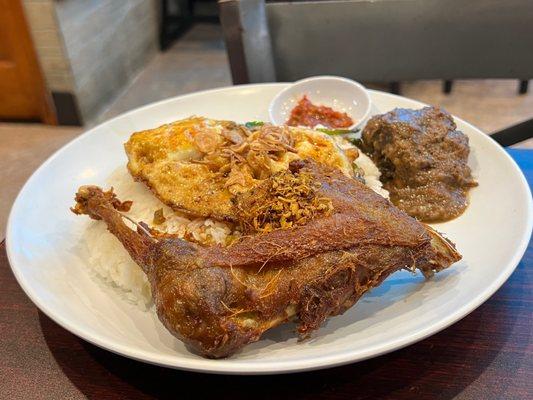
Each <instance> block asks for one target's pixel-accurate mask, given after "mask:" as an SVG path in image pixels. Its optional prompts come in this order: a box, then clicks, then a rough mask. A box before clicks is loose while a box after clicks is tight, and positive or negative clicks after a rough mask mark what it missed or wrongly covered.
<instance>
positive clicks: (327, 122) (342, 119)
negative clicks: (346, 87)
mask: <svg viewBox="0 0 533 400" xmlns="http://www.w3.org/2000/svg"><path fill="white" fill-rule="evenodd" d="M287 125H290V126H308V127H310V128H313V127H315V126H317V125H324V126H326V127H328V128H349V127H350V126H352V125H353V121H352V119H351V118H350V117H349V116H348V114H346V113H343V112H339V111H335V110H334V109H332V108H330V107H326V106H317V105H315V104H313V103H311V102H310V101H309V99H308V98H307V96H303V97H302V98H301V99H300V101H299V102H298V104H297V105H296V107H294V108H293V109H292V111H291V117H290V118H289V120H288V121H287Z"/></svg>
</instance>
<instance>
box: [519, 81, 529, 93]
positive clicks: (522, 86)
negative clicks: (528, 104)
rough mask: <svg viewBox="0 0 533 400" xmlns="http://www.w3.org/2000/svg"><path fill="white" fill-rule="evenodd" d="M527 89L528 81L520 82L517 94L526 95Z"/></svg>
mask: <svg viewBox="0 0 533 400" xmlns="http://www.w3.org/2000/svg"><path fill="white" fill-rule="evenodd" d="M528 87H529V81H528V80H524V81H520V87H519V88H518V93H520V94H526V93H527V89H528Z"/></svg>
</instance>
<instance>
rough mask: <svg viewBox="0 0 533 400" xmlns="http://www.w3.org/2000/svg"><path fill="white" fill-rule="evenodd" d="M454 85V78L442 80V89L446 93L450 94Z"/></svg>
mask: <svg viewBox="0 0 533 400" xmlns="http://www.w3.org/2000/svg"><path fill="white" fill-rule="evenodd" d="M452 86H453V81H452V80H445V81H444V82H442V91H443V92H444V93H446V94H450V93H451V92H452Z"/></svg>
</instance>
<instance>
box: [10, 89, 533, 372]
mask: <svg viewBox="0 0 533 400" xmlns="http://www.w3.org/2000/svg"><path fill="white" fill-rule="evenodd" d="M288 84H290V83H280V82H277V83H261V84H245V85H233V86H225V87H221V88H216V89H208V90H202V91H199V92H193V93H189V94H185V95H180V96H174V97H170V98H167V99H163V100H159V101H157V102H153V103H149V104H146V105H143V106H141V107H137V108H135V109H132V110H129V111H127V112H125V113H122V114H120V115H117V116H115V117H114V118H112V119H109V120H107V121H103V122H102V123H100V124H98V125H96V126H93V127H91V128H89V129H88V130H86V131H84V132H83V133H82V134H80V135H79V136H78V137H77V138H75V139H73V140H72V141H70V142H68V143H66V144H65V145H64V146H62V147H61V148H59V149H58V150H57V151H55V152H54V153H53V154H52V155H51V156H50V157H48V158H47V159H46V161H44V162H43V163H42V164H41V165H40V166H39V167H38V168H37V169H36V170H35V171H34V172H33V173H32V175H31V176H30V177H29V178H28V180H27V181H26V182H25V184H24V185H23V187H22V188H21V190H20V191H19V193H18V195H17V197H16V199H15V201H14V202H13V205H12V207H11V210H10V213H9V217H8V223H7V226H6V237H5V247H6V252H7V258H8V261H9V265H10V267H11V270H12V271H13V274H14V276H15V278H16V280H17V282H18V284H19V285H20V287H21V288H22V289H23V291H24V292H25V293H26V295H27V296H28V297H29V298H30V300H31V301H32V302H33V303H34V305H35V306H36V307H37V308H38V309H39V310H40V311H41V312H43V313H44V314H45V315H46V316H48V317H49V318H50V319H52V320H53V321H55V322H56V323H57V324H59V325H60V326H61V327H63V328H64V329H66V330H67V331H69V332H71V333H73V334H74V335H76V336H78V337H80V338H81V339H83V340H86V341H87V342H89V343H92V344H94V345H96V346H98V347H101V348H103V349H105V350H108V351H111V352H112V353H115V354H118V355H121V356H125V357H128V358H131V359H134V360H137V361H142V362H146V363H149V364H153V365H158V366H162V367H169V368H174V369H180V370H187V371H195V372H204V373H215V374H239V375H264V374H281V373H294V372H303V371H311V370H317V369H323V368H332V367H336V366H340V365H345V364H349V363H353V362H359V361H363V360H366V359H369V358H373V357H377V356H380V355H383V354H386V353H389V352H392V351H394V350H398V349H401V348H403V347H406V346H408V345H410V344H414V343H416V342H419V341H420V340H423V339H425V338H427V337H429V336H431V335H434V334H436V333H438V332H440V331H442V330H443V329H445V328H447V327H448V326H450V325H452V324H453V323H455V322H457V321H459V320H460V319H462V318H464V317H465V316H466V315H468V314H469V313H471V312H472V311H474V310H475V309H477V308H478V307H479V306H480V305H481V304H483V303H484V302H485V301H486V300H487V299H488V298H489V297H490V296H492V295H493V294H494V293H495V292H496V291H497V290H498V289H499V288H500V287H501V286H502V285H503V283H505V281H506V280H507V279H508V278H509V276H510V275H511V274H512V273H513V271H514V270H515V268H516V267H517V265H518V264H519V262H520V260H521V259H522V257H523V255H524V253H525V251H526V249H527V246H528V243H529V240H530V237H531V232H532V228H533V201H532V199H531V189H530V187H529V184H528V183H527V180H526V178H525V176H524V174H523V172H522V171H521V170H520V168H519V167H518V165H517V163H516V162H515V161H514V159H513V158H512V157H511V156H510V155H509V154H508V153H507V152H506V151H505V150H504V149H503V148H502V147H501V146H500V145H498V144H497V143H496V142H495V141H494V140H493V139H492V138H490V136H489V135H485V139H486V140H487V143H490V146H491V147H493V148H494V147H495V146H496V149H497V151H498V152H499V153H500V154H501V155H503V157H504V158H506V159H507V161H510V165H512V168H513V169H514V170H515V172H518V176H519V178H520V183H521V185H522V187H523V189H525V190H526V193H529V202H528V207H527V224H526V229H525V230H524V232H523V233H522V235H521V238H520V242H519V243H518V244H517V246H516V250H515V252H514V254H513V257H512V258H511V259H510V260H509V261H508V262H507V263H506V265H505V266H504V267H503V268H502V269H501V271H500V274H499V275H498V277H497V279H495V280H494V281H492V282H491V284H490V285H488V286H487V287H486V288H485V289H484V290H482V291H481V292H480V293H479V294H478V295H477V296H476V297H474V299H472V300H471V301H470V302H468V303H466V304H465V305H463V306H462V307H461V308H459V309H456V310H455V311H454V312H452V313H450V314H449V315H447V316H446V317H444V318H442V319H441V320H440V321H439V322H437V323H434V324H432V325H429V326H428V327H424V328H423V329H419V330H418V331H417V332H416V333H415V334H411V335H407V336H406V337H404V338H403V339H401V340H397V339H394V340H389V341H387V342H382V343H380V344H379V345H376V346H373V347H370V348H367V349H365V351H364V352H362V353H361V352H360V351H358V349H353V350H351V351H346V352H343V353H338V352H337V353H333V354H330V355H324V356H319V357H315V358H313V359H312V360H306V361H302V360H291V361H284V362H283V364H276V363H272V362H269V363H268V364H263V365H262V364H261V363H260V362H259V363H257V364H254V365H253V366H250V362H249V360H238V359H231V364H228V363H225V362H224V360H209V359H204V358H200V357H198V358H194V359H186V360H184V359H182V360H178V361H179V362H176V359H175V357H174V356H170V355H159V354H157V355H156V354H154V353H153V352H147V351H144V350H138V349H135V348H132V347H130V346H126V345H122V344H121V343H116V342H113V341H109V340H107V339H106V337H103V336H101V335H99V334H98V333H96V332H92V331H87V330H84V329H79V328H78V327H76V324H75V323H71V322H69V321H68V320H66V318H63V317H62V316H61V315H55V314H54V311H53V310H51V309H50V308H49V307H47V305H46V302H44V301H40V299H39V298H38V296H37V295H36V294H35V293H34V291H33V290H32V287H31V285H30V284H29V283H28V282H27V281H26V280H25V279H24V277H23V276H22V274H21V273H20V272H19V270H20V268H17V267H15V259H16V258H15V257H16V256H15V250H14V246H15V244H14V243H12V240H11V235H10V232H12V231H13V229H14V228H13V227H14V225H15V215H16V212H17V208H18V207H20V202H21V200H20V199H21V198H22V196H23V194H24V192H25V191H26V190H28V187H29V186H30V185H31V184H32V183H33V181H35V180H36V179H38V176H39V174H40V173H41V172H42V171H43V170H44V169H45V168H46V167H47V166H48V164H50V163H51V162H53V161H54V160H55V159H56V158H58V157H59V156H60V154H61V153H63V152H66V151H68V149H69V148H70V147H71V146H74V145H75V144H76V143H77V142H78V141H81V140H83V139H84V138H86V137H87V135H90V134H92V133H93V132H95V131H97V130H98V129H99V128H100V127H101V126H102V125H106V124H111V123H112V122H113V121H115V120H117V119H119V118H124V117H127V116H129V115H131V114H133V113H136V112H139V111H141V110H144V109H149V108H152V107H157V106H159V105H161V104H164V103H166V102H172V101H175V100H177V99H186V98H187V97H194V96H198V95H204V94H208V93H211V94H212V93H215V92H225V91H228V90H236V89H239V88H243V87H246V88H262V87H264V88H266V87H273V86H279V87H280V88H281V87H284V86H286V85H288ZM368 91H369V92H370V93H371V94H377V95H385V96H389V97H393V98H398V99H402V100H405V99H407V100H410V101H412V102H415V103H417V104H419V105H420V106H427V104H425V103H423V102H420V101H418V100H414V99H410V98H408V97H405V96H399V95H395V94H391V93H386V92H382V91H379V90H372V89H368ZM453 118H454V119H455V120H456V121H460V122H461V123H462V124H464V125H466V126H468V127H469V128H471V129H473V130H475V131H478V132H480V133H483V131H482V130H481V129H479V128H477V127H475V126H474V125H472V124H470V123H469V122H467V121H464V120H463V119H461V118H458V117H456V116H453ZM176 340H177V339H176ZM354 353H355V354H354Z"/></svg>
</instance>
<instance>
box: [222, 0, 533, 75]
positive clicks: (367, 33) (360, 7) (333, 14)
mask: <svg viewBox="0 0 533 400" xmlns="http://www.w3.org/2000/svg"><path fill="white" fill-rule="evenodd" d="M219 6H220V18H221V22H222V26H223V30H224V35H225V39H226V45H227V49H228V55H229V59H230V64H231V70H232V75H233V80H234V83H249V82H268V81H275V80H277V81H294V80H297V79H300V78H304V77H307V76H312V75H324V74H331V75H341V76H346V77H349V78H353V79H356V80H359V81H373V82H390V81H400V80H415V79H467V78H512V79H523V80H526V79H530V78H533V1H531V0H505V1H500V0H473V1H464V0H342V1H304V2H293V1H291V2H286V1H284V2H268V3H266V4H265V2H264V1H263V0H222V1H220V2H219Z"/></svg>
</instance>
